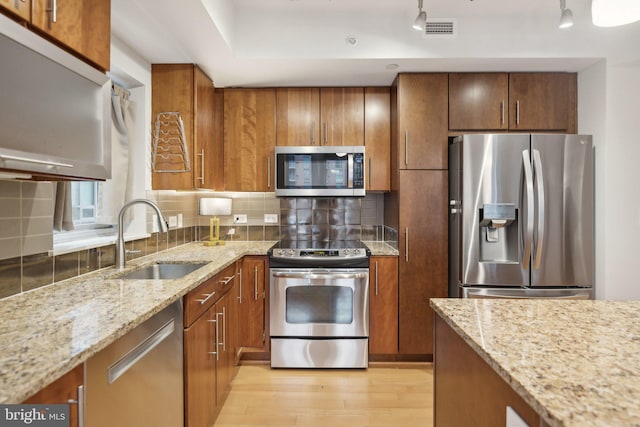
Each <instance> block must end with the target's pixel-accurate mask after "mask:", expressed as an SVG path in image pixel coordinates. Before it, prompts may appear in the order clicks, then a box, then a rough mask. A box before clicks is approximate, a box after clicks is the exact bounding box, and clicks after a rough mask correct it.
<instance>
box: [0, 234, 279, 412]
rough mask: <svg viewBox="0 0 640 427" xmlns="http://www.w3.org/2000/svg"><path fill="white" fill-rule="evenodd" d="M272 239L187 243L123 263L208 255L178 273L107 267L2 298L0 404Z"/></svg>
mask: <svg viewBox="0 0 640 427" xmlns="http://www.w3.org/2000/svg"><path fill="white" fill-rule="evenodd" d="M275 243H276V242H228V243H227V245H225V246H209V247H207V246H203V245H202V244H201V243H190V244H187V245H184V246H179V247H177V248H173V249H170V250H168V251H164V252H159V253H157V254H154V255H150V256H147V257H144V258H138V259H136V260H134V261H130V262H128V263H127V268H126V270H125V272H126V271H130V270H135V269H137V268H138V267H140V266H141V265H145V264H150V263H153V262H156V261H171V262H186V263H195V262H207V263H208V264H207V265H206V266H204V267H202V268H200V269H198V270H195V271H194V272H192V273H190V274H188V275H186V276H185V277H183V278H180V279H174V280H122V279H118V278H117V277H114V276H118V275H121V274H123V273H121V272H118V271H116V270H115V269H114V268H113V267H111V268H106V269H102V270H98V271H96V272H93V273H90V274H86V275H83V276H79V277H76V278H73V279H69V280H65V281H62V282H58V283H56V284H53V285H50V286H46V287H43V288H39V289H36V290H34V291H30V292H25V293H23V294H18V295H16V296H13V297H9V298H5V299H3V300H0V319H2V322H1V323H0V404H4V403H20V402H22V401H23V400H24V399H26V398H27V397H29V396H31V395H32V394H34V393H35V392H37V391H38V390H40V389H42V388H43V387H45V386H46V385H48V384H50V383H51V382H53V381H55V380H56V379H57V378H59V377H60V376H62V375H64V374H65V373H66V372H68V371H70V370H71V369H73V368H74V367H76V366H77V365H79V364H80V363H83V362H84V361H85V360H87V359H88V358H89V357H91V356H92V355H94V354H95V353H97V352H98V351H100V350H102V349H103V348H105V347H107V346H108V345H109V344H111V343H112V342H114V341H115V340H117V339H118V338H120V337H121V336H123V335H125V334H126V333H127V332H129V331H131V330H132V329H133V328H135V327H136V326H138V325H139V324H141V323H142V322H144V321H145V320H147V319H148V318H150V317H152V316H153V315H154V314H156V313H158V312H160V311H161V310H162V309H163V308H165V307H167V306H168V305H170V304H171V303H173V302H174V301H176V300H178V299H180V298H181V297H182V296H184V295H185V294H186V293H187V292H189V291H190V290H192V289H194V288H195V287H197V286H198V285H199V284H201V283H202V282H204V281H205V280H207V279H209V278H210V277H212V276H214V275H215V274H216V273H218V272H219V271H221V270H222V269H224V268H225V267H227V266H229V265H231V264H232V263H233V262H235V261H237V260H239V259H240V258H242V257H243V256H245V255H265V254H266V253H267V250H268V249H269V248H270V247H271V246H272V245H273V244H275Z"/></svg>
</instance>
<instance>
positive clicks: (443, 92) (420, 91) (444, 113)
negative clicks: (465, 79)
mask: <svg viewBox="0 0 640 427" xmlns="http://www.w3.org/2000/svg"><path fill="white" fill-rule="evenodd" d="M448 88H449V76H448V74H446V73H417V74H399V75H398V77H397V78H396V80H395V81H394V83H393V86H392V89H391V90H392V103H393V104H394V112H392V116H391V120H392V125H391V132H392V135H391V144H392V147H391V150H392V151H394V152H393V154H392V156H396V159H395V160H393V161H392V168H393V169H394V170H395V169H396V166H397V168H398V169H447V137H448V108H447V104H448V97H449V91H448Z"/></svg>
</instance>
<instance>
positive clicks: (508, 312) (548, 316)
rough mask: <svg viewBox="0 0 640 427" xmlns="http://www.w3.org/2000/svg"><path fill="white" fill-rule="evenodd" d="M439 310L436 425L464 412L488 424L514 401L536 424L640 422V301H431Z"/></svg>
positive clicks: (636, 423) (459, 416)
mask: <svg viewBox="0 0 640 427" xmlns="http://www.w3.org/2000/svg"><path fill="white" fill-rule="evenodd" d="M431 307H432V308H433V309H434V311H435V313H436V324H435V356H434V357H435V360H434V362H435V368H434V388H435V390H434V396H435V402H434V412H435V414H434V416H435V421H436V424H435V425H459V424H456V422H453V424H452V423H451V422H452V421H453V420H452V418H456V420H457V421H459V420H462V419H465V417H466V419H467V420H474V417H475V420H474V421H475V422H473V425H478V426H480V425H485V424H482V421H481V420H483V419H486V418H487V417H489V416H490V415H489V414H488V412H487V411H490V410H495V412H497V413H498V415H500V414H502V415H501V416H502V418H503V419H504V417H505V415H504V414H505V413H506V406H512V407H513V408H514V409H515V410H516V412H517V413H518V414H519V415H520V416H521V417H522V418H524V419H525V420H526V421H527V423H528V424H529V425H530V426H531V427H534V426H536V427H537V426H538V425H541V426H544V425H549V426H553V427H555V426H580V427H584V426H607V427H611V426H640V321H639V319H640V301H626V302H623V301H620V302H613V301H557V300H556V301H551V300H497V299H432V300H431ZM481 365H483V366H481ZM494 376H495V379H494V378H493V377H494ZM461 385H464V387H460V386H461ZM503 386H504V387H503ZM503 388H504V390H503ZM512 394H513V395H512ZM494 422H495V421H494ZM460 425H461V424H460ZM486 425H491V424H486ZM493 425H505V423H504V421H498V423H495V424H493Z"/></svg>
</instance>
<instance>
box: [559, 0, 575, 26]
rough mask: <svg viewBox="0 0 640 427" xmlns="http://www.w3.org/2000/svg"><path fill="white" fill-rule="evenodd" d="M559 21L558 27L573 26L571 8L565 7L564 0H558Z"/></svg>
mask: <svg viewBox="0 0 640 427" xmlns="http://www.w3.org/2000/svg"><path fill="white" fill-rule="evenodd" d="M560 11H561V14H560V23H559V24H558V28H570V27H573V12H571V9H567V2H566V0H560Z"/></svg>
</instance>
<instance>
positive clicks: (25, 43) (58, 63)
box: [0, 15, 111, 180]
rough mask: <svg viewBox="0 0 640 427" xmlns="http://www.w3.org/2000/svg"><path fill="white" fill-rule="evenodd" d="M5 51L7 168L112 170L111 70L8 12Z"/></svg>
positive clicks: (1, 89) (82, 173)
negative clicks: (83, 58) (24, 24)
mask: <svg viewBox="0 0 640 427" xmlns="http://www.w3.org/2000/svg"><path fill="white" fill-rule="evenodd" d="M0 57H1V58H2V61H0V94H2V96H1V97H0V170H2V171H3V172H5V173H4V175H3V176H5V177H6V176H11V173H13V172H18V173H16V176H17V177H20V175H21V174H20V172H22V173H24V172H26V173H27V174H26V175H24V174H23V176H22V177H24V176H29V175H33V176H36V177H45V178H51V179H98V180H104V179H108V178H110V177H111V105H110V102H111V101H110V98H111V97H110V89H111V84H110V80H109V78H108V77H107V76H106V75H105V74H103V73H101V72H100V71H98V70H96V69H94V68H93V67H91V66H89V65H88V64H86V63H84V62H82V61H81V60H79V59H77V58H75V57H74V56H72V55H71V54H69V53H67V52H65V51H64V50H62V49H60V48H58V47H57V46H55V45H53V44H52V43H50V42H48V41H47V40H45V39H43V38H41V37H40V36H38V35H36V34H35V33H32V32H31V31H29V30H27V29H26V28H23V27H22V26H20V25H19V24H18V23H16V22H14V21H12V20H11V19H8V18H6V17H5V16H2V15H0ZM7 172H8V173H7Z"/></svg>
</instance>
